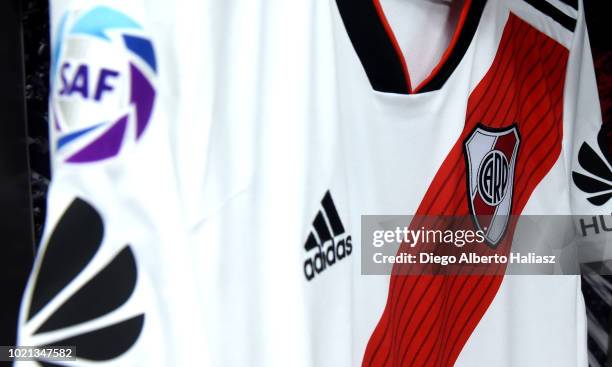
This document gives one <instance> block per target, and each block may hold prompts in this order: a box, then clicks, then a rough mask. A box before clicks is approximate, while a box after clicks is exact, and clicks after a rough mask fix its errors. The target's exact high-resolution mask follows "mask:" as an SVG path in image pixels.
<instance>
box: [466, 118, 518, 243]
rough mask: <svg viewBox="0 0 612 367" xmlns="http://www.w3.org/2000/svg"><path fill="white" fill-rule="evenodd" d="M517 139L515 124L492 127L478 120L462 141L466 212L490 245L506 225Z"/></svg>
mask: <svg viewBox="0 0 612 367" xmlns="http://www.w3.org/2000/svg"><path fill="white" fill-rule="evenodd" d="M520 142H521V139H520V135H519V131H518V128H517V127H516V125H512V126H510V127H507V128H502V129H492V128H489V127H486V126H484V125H481V124H479V125H478V126H477V127H476V128H475V129H474V131H472V133H471V134H470V135H469V136H468V138H467V139H466V140H465V142H464V154H465V162H466V183H467V194H468V198H467V199H468V205H469V207H470V214H471V216H472V219H473V220H474V224H475V225H476V227H477V228H478V229H480V230H482V231H484V232H485V238H486V240H487V243H488V244H489V245H490V246H492V247H495V246H497V244H498V243H499V242H500V241H501V239H502V238H503V236H504V234H505V232H506V228H507V226H508V219H509V215H510V210H511V209H512V194H513V191H514V190H513V189H514V168H515V167H516V159H517V155H518V149H519V145H520Z"/></svg>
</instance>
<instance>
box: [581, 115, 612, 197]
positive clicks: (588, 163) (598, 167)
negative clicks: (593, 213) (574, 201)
mask: <svg viewBox="0 0 612 367" xmlns="http://www.w3.org/2000/svg"><path fill="white" fill-rule="evenodd" d="M611 137H612V127H610V126H608V125H606V124H604V125H602V126H601V130H600V131H599V134H597V145H599V151H600V152H601V154H602V155H603V157H604V158H605V160H604V159H602V158H601V157H600V156H599V155H598V154H597V153H596V152H595V150H594V149H593V148H591V146H590V145H589V144H587V143H582V146H581V147H580V150H579V151H578V163H579V164H580V167H582V168H583V169H584V170H585V171H586V172H587V173H589V174H590V176H589V175H586V174H583V173H578V172H575V171H574V172H572V178H573V180H574V184H576V186H577V187H578V188H579V189H580V190H581V191H583V192H585V193H587V194H590V196H589V197H588V198H587V200H588V201H589V202H590V203H591V204H593V205H597V206H602V205H604V204H605V203H607V202H608V200H610V199H611V198H612V170H611V167H612V153H611V152H610V149H609V141H610V140H611Z"/></svg>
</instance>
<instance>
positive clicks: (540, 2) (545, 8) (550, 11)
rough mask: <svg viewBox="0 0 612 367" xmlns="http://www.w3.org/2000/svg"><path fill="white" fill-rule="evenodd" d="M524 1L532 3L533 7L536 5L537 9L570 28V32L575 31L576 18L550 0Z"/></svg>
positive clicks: (568, 0)
mask: <svg viewBox="0 0 612 367" xmlns="http://www.w3.org/2000/svg"><path fill="white" fill-rule="evenodd" d="M524 1H525V2H526V3H527V4H529V5H531V6H532V7H534V8H535V9H537V10H539V11H540V12H542V13H544V14H545V15H547V16H548V17H549V18H551V19H552V20H554V21H555V22H557V23H559V24H560V25H561V26H562V27H564V28H565V29H567V30H569V31H570V32H574V30H575V29H576V18H573V17H571V16H569V15H567V14H565V13H564V12H562V11H561V10H559V9H558V8H557V7H555V6H554V5H552V4H551V3H549V2H548V1H546V0H524ZM566 1H567V2H569V3H571V2H572V1H570V0H565V1H564V3H565V2H566ZM568 5H570V6H572V4H568ZM572 7H573V6H572ZM576 8H577V6H576Z"/></svg>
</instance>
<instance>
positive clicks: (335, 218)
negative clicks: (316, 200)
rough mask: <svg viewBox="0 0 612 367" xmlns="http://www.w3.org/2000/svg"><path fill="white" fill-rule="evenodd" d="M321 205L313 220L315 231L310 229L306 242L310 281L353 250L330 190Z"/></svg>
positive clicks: (305, 270)
mask: <svg viewBox="0 0 612 367" xmlns="http://www.w3.org/2000/svg"><path fill="white" fill-rule="evenodd" d="M321 206H322V207H323V208H322V209H323V210H319V212H318V213H317V215H316V216H315V219H314V221H313V222H312V227H313V229H314V231H310V233H309V234H308V238H307V239H306V243H305V244H304V250H306V256H307V259H306V261H304V275H305V276H306V279H307V280H309V281H310V280H312V279H313V278H314V277H315V276H316V275H317V274H321V273H322V272H324V271H325V270H326V269H327V268H328V267H331V266H333V265H334V264H336V262H338V261H341V260H342V259H344V258H345V257H347V256H349V255H350V254H351V252H353V244H352V240H351V236H350V235H346V234H345V230H344V226H343V225H342V221H341V220H340V216H339V215H338V211H337V210H336V205H335V204H334V200H333V199H332V196H331V194H330V192H329V191H327V192H326V193H325V196H323V199H322V200H321Z"/></svg>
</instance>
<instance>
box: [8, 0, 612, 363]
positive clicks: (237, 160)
mask: <svg viewBox="0 0 612 367" xmlns="http://www.w3.org/2000/svg"><path fill="white" fill-rule="evenodd" d="M51 5H52V29H53V31H52V41H53V52H52V70H51V83H52V85H51V98H50V104H49V105H50V115H51V119H50V120H51V126H50V132H51V140H50V141H51V144H52V152H53V156H52V161H53V162H52V163H53V181H52V184H51V188H50V192H49V201H48V211H49V212H48V218H47V223H46V229H45V234H44V236H43V241H42V244H41V247H40V251H39V253H38V255H37V258H36V262H35V265H34V269H33V272H32V276H31V279H30V282H29V284H28V286H27V288H26V292H25V296H24V302H23V305H22V309H21V315H20V319H19V341H18V343H19V344H20V345H33V346H48V345H55V346H59V345H74V346H76V358H77V360H76V361H73V362H53V363H56V364H60V365H62V364H66V365H71V364H72V365H97V364H101V365H117V366H130V365H134V366H141V365H142V366H154V365H177V366H191V365H210V366H330V367H332V366H333V367H344V366H346V367H348V366H358V365H362V366H367V367H376V366H454V365H456V366H470V367H472V366H502V367H503V366H586V365H587V350H586V317H585V308H584V301H583V298H582V294H581V291H580V278H579V276H575V275H574V276H571V275H567V276H536V275H532V276H516V275H506V276H504V275H503V274H500V275H445V276H433V275H427V274H421V275H398V274H393V275H362V261H361V257H362V238H361V236H362V233H361V219H362V215H371V214H378V215H391V214H401V215H414V214H416V215H446V216H470V217H473V218H478V217H479V216H492V217H493V219H491V222H490V223H489V224H491V226H492V227H495V226H497V227H498V228H502V229H503V230H501V231H500V232H499V233H502V234H503V233H506V231H505V228H506V226H507V222H505V221H503V220H499V219H495V218H502V217H504V216H507V215H516V216H518V215H584V216H587V218H592V223H591V222H587V225H586V226H585V224H584V222H583V223H582V225H581V224H577V225H576V228H575V239H573V241H574V243H575V245H576V248H577V249H578V251H577V256H579V257H580V258H576V259H575V261H576V263H578V262H579V261H582V262H590V261H600V260H602V259H604V258H606V257H607V258H609V256H607V255H608V252H609V251H610V250H609V249H608V248H609V246H608V245H610V244H611V239H610V237H607V236H606V231H609V229H608V228H609V227H610V225H609V224H607V223H610V221H609V218H610V215H611V213H612V200H611V199H612V192H611V191H610V190H611V185H612V158H611V157H610V155H609V153H608V152H607V150H606V149H605V145H606V144H607V140H606V139H607V135H608V134H609V132H608V130H606V129H605V128H603V127H602V124H601V114H600V110H599V104H598V96H597V90H596V84H595V78H594V72H593V64H592V59H591V53H590V49H589V42H588V36H587V33H586V25H585V21H584V10H583V5H582V3H581V2H580V1H579V2H572V1H564V2H562V1H560V0H489V1H484V0H465V1H455V2H439V1H398V0H372V1H365V0H363V1H362V0H359V1H356V0H328V1H312V0H296V1H281V0H223V1H221V0H205V1H201V2H197V1H186V0H179V1H175V2H171V3H170V2H163V1H158V0H155V1H146V2H145V1H136V2H129V3H125V2H118V1H56V2H52V3H51ZM490 162H494V163H490ZM495 162H501V163H499V165H496V164H497V163H495ZM488 164H490V165H488ZM481 166H483V167H493V168H492V169H495V170H497V171H496V172H502V171H501V170H500V169H499V168H498V167H503V172H502V173H503V180H501V181H500V180H498V179H497V178H490V180H489V181H482V180H480V178H479V177H480V176H481V174H480V170H479V169H478V170H477V169H476V168H475V167H481ZM489 177H493V176H489ZM495 177H502V176H495ZM502 181H503V182H502ZM487 182H488V183H487ZM498 214H499V215H498ZM476 221H478V219H476ZM481 224H482V223H481ZM606 225H607V227H606ZM506 234H507V233H506ZM546 235H547V236H548V235H550V241H555V240H559V238H561V236H559V235H558V234H557V233H552V231H551V233H550V234H548V233H546ZM491 236H492V237H491V242H495V243H498V241H499V243H501V244H503V243H507V242H508V241H511V236H506V237H503V236H501V235H500V237H495V236H494V235H491ZM504 241H505V242H504ZM508 243H509V242H508ZM563 245H565V244H561V246H563ZM498 248H500V249H503V248H504V246H499V247H498ZM36 363H40V364H42V365H45V363H49V362H45V359H44V358H40V359H39V362H36ZM47 365H51V364H47Z"/></svg>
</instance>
